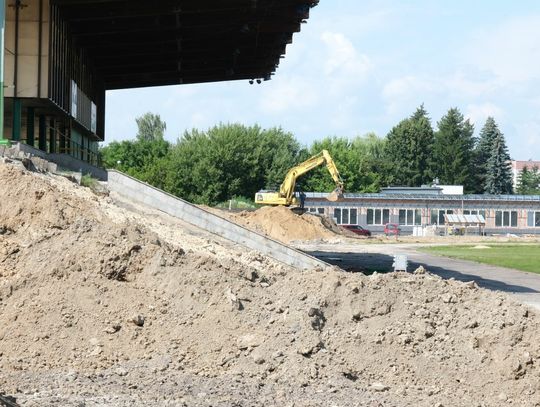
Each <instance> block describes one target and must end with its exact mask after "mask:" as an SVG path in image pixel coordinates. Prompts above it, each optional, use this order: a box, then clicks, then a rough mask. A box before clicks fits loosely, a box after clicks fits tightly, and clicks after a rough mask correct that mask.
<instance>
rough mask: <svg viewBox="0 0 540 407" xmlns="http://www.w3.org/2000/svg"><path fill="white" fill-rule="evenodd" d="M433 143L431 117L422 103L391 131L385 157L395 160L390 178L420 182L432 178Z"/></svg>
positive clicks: (403, 182)
mask: <svg viewBox="0 0 540 407" xmlns="http://www.w3.org/2000/svg"><path fill="white" fill-rule="evenodd" d="M433 143H434V136H433V128H432V126H431V120H430V118H429V116H428V114H427V112H426V110H425V109H424V105H421V106H420V107H419V108H418V109H417V110H416V112H415V113H414V114H413V115H412V116H411V117H409V118H407V119H405V120H402V121H401V122H400V123H399V124H398V125H397V126H395V127H394V128H393V129H392V130H391V131H390V133H388V136H387V138H386V148H385V157H386V160H387V162H388V163H391V167H390V168H389V170H390V173H389V174H388V180H389V182H390V183H392V184H396V185H403V186H420V185H421V184H423V183H427V182H429V181H431V180H432V176H433V175H432V171H431V167H432V164H431V155H432V149H433Z"/></svg>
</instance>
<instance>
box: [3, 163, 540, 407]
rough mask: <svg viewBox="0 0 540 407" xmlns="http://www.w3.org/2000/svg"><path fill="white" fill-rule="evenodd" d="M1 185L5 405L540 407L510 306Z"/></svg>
mask: <svg viewBox="0 0 540 407" xmlns="http://www.w3.org/2000/svg"><path fill="white" fill-rule="evenodd" d="M0 182H1V183H2V188H0V203H1V204H0V394H1V393H5V394H9V395H12V396H15V397H16V398H17V400H18V402H19V403H21V405H24V406H55V405H65V406H82V405H86V406H95V405H100V406H101V405H107V406H127V405H129V406H147V405H164V406H167V405H170V406H173V405H174V406H252V405H275V406H292V405H295V406H328V405H336V406H359V405H362V406H363V405H365V406H380V405H400V406H481V405H482V406H491V405H504V404H506V403H511V404H513V405H519V406H535V405H540V388H539V384H538V383H539V381H538V377H539V376H540V360H539V357H540V345H539V344H538V340H537V338H538V337H539V335H540V324H539V319H538V317H537V316H536V314H533V313H532V312H531V311H530V310H528V309H527V308H526V307H524V306H522V305H520V304H517V303H515V302H513V301H512V300H510V299H509V297H507V296H506V295H503V294H500V293H494V292H490V291H487V290H484V289H480V288H478V287H477V286H476V285H475V284H474V283H461V282H457V281H453V280H450V281H445V280H442V279H440V278H439V277H436V276H434V275H431V274H429V273H427V272H425V271H424V270H418V271H417V274H407V273H392V274H387V275H381V274H374V275H372V276H369V277H368V276H364V275H362V274H360V273H356V274H350V273H344V272H342V271H341V270H339V269H336V268H327V269H324V270H322V269H315V270H310V271H303V272H300V271H297V270H294V269H291V268H288V267H285V266H283V265H280V264H277V263H275V262H273V261H271V260H270V259H267V258H265V257H263V256H261V255H258V254H256V253H253V252H249V251H245V250H243V249H241V248H238V247H234V246H232V245H229V246H228V245H227V243H226V242H223V241H220V240H216V239H215V238H212V237H211V235H207V234H204V233H203V232H202V231H199V233H195V234H193V233H189V230H187V229H186V230H185V231H180V232H178V230H179V229H181V224H179V223H175V221H174V220H171V219H170V218H167V217H161V216H160V215H157V214H155V215H154V216H152V217H151V216H148V214H145V215H144V216H142V215H141V214H140V213H138V212H135V211H131V210H129V209H126V208H125V207H122V208H120V207H118V206H116V204H115V203H114V202H112V201H111V199H110V198H104V197H96V196H94V195H92V193H91V192H89V191H88V190H86V189H84V188H80V187H77V186H75V185H72V184H70V183H69V182H68V181H65V180H62V179H54V178H50V177H45V176H43V175H40V176H36V175H34V174H31V173H28V172H26V171H24V170H20V169H18V168H14V167H11V166H9V165H5V164H4V165H2V164H0ZM282 209H285V208H282ZM275 210H276V209H275V208H274V210H273V211H275ZM263 212H264V211H263ZM289 226H290V225H289ZM186 228H187V227H186ZM292 229H294V228H292Z"/></svg>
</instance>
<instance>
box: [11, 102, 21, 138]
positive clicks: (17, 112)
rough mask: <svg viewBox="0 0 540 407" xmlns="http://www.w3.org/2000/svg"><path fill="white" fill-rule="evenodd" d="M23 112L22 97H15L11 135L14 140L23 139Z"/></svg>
mask: <svg viewBox="0 0 540 407" xmlns="http://www.w3.org/2000/svg"><path fill="white" fill-rule="evenodd" d="M21 114H22V102H21V99H19V98H15V99H13V134H12V137H11V139H12V140H13V141H19V140H20V139H21Z"/></svg>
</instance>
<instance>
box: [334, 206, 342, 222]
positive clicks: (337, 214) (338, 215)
mask: <svg viewBox="0 0 540 407" xmlns="http://www.w3.org/2000/svg"><path fill="white" fill-rule="evenodd" d="M334 219H335V220H336V223H337V224H338V225H341V209H339V208H334Z"/></svg>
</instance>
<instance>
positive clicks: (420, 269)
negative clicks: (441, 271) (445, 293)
mask: <svg viewBox="0 0 540 407" xmlns="http://www.w3.org/2000/svg"><path fill="white" fill-rule="evenodd" d="M413 273H414V274H426V269H425V268H424V266H420V267H418V268H417V269H416V270H414V272H413Z"/></svg>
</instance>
